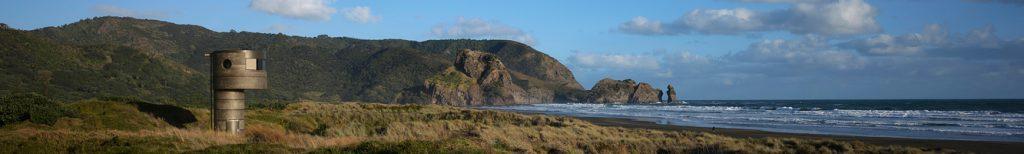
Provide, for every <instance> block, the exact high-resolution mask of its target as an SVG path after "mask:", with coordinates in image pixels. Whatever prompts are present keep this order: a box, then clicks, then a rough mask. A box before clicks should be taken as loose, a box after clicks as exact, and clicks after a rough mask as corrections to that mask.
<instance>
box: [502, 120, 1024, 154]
mask: <svg viewBox="0 0 1024 154" xmlns="http://www.w3.org/2000/svg"><path fill="white" fill-rule="evenodd" d="M520 113H524V114H542V113H534V112H520ZM556 116H565V115H556ZM575 118H577V119H582V120H586V121H589V122H590V123H593V124H595V125H600V126H609V127H624V128H644V129H656V130H664V131H691V132H707V133H713V134H719V135H723V136H730V137H736V138H763V137H776V138H802V139H832V140H837V141H860V142H864V143H867V144H873V145H883V146H888V145H899V146H909V147H918V148H922V149H954V150H956V151H959V152H974V153H1000V154H1002V153H1024V142H1000V141H965V140H932V139H910V138H891V137H862V136H844V135H819V134H800V133H781V132H768V131H760V130H751V129H731V128H715V129H712V128H707V127H692V126H676V125H663V124H657V123H654V122H649V121H638V120H632V119H626V118H598V117H575Z"/></svg>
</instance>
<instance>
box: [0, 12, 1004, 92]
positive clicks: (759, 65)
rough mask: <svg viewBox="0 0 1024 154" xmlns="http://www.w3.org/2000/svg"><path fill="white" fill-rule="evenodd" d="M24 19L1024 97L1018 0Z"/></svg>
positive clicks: (587, 80) (655, 79) (784, 86)
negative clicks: (454, 46) (503, 45)
mask: <svg viewBox="0 0 1024 154" xmlns="http://www.w3.org/2000/svg"><path fill="white" fill-rule="evenodd" d="M4 4H7V5H3V6H0V22H2V23H6V24H8V25H10V26H11V27H14V28H19V29H36V28H41V27H46V26H58V25H62V24H67V23H71V22H75V21H78V20H81V19H85V18H90V17H95V16H105V15H114V16H132V17H137V18H150V19H157V20H164V21H169V22H174V23H179V24H194V25H200V26H203V27H207V28H209V29H212V30H215V31H228V30H232V29H234V30H239V31H252V32H266V33H285V34H289V35H301V36H316V35H320V34H327V35H330V36H335V37H338V36H345V37H354V38H364V39H386V38H397V39H409V40H429V39H446V38H472V39H510V40H516V41H520V42H525V43H528V44H530V45H532V46H533V47H534V48H536V49H538V50H540V51H542V52H545V53H547V54H549V55H551V56H552V57H555V58H557V59H559V60H560V61H562V62H563V63H565V64H566V65H567V66H569V67H570V69H572V70H573V71H574V73H575V74H576V76H577V80H579V81H580V82H581V84H583V85H584V86H585V87H589V86H592V85H593V84H594V83H595V82H596V81H597V80H599V79H601V78H605V77H612V78H616V79H624V78H632V79H637V80H639V81H643V82H649V83H652V84H653V85H655V86H658V87H664V86H665V85H666V84H673V85H674V86H675V87H677V88H678V89H680V91H681V92H682V97H683V98H686V99H851V98H853V99H856V98H868V99H884V98H1024V93H1022V92H1021V91H1024V88H1021V87H1024V81H1022V79H1024V29H1022V28H1020V27H1024V17H1022V15H1024V2H1021V1H1012V0H935V1H921V0H885V1H876V0H673V1H639V2H637V1H629V2H627V1H533V0H522V1H454V0H453V1H360V0H252V1H249V0H238V1H104V0H100V1H74V0H66V1H65V0H56V1H12V2H5V3H4Z"/></svg>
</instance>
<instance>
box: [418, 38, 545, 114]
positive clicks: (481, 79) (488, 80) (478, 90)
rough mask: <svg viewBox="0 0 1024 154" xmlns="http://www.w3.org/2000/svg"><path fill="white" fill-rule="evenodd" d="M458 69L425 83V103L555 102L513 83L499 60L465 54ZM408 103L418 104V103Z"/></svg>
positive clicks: (446, 71) (490, 56)
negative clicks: (528, 91)
mask: <svg viewBox="0 0 1024 154" xmlns="http://www.w3.org/2000/svg"><path fill="white" fill-rule="evenodd" d="M455 59H456V60H455V65H454V66H453V67H451V68H449V69H446V70H445V71H444V72H443V73H441V74H438V75H436V76H434V77H431V78H429V79H427V80H426V81H424V87H425V88H424V90H425V91H424V93H425V94H426V95H427V96H426V97H428V98H427V100H426V101H425V103H429V104H444V105H455V106H466V105H508V104H523V103H538V102H543V101H551V100H552V99H553V97H551V95H552V93H550V92H549V93H539V94H536V93H527V92H526V90H523V88H522V87H519V86H518V85H516V84H514V83H513V80H512V75H511V73H510V71H509V70H508V69H507V68H506V67H505V64H504V63H502V61H501V59H500V58H498V56H495V55H493V54H489V53H484V52H479V51H472V50H463V51H462V52H460V53H459V54H458V56H457V57H456V58H455ZM408 103H416V101H415V100H413V101H410V102H408Z"/></svg>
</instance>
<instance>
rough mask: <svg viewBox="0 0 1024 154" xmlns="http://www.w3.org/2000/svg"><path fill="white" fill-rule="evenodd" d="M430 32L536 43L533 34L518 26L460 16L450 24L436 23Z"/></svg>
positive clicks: (451, 35)
mask: <svg viewBox="0 0 1024 154" xmlns="http://www.w3.org/2000/svg"><path fill="white" fill-rule="evenodd" d="M430 34H431V35H433V36H435V37H441V38H470V39H505V40H514V41H519V42H522V43H526V44H531V45H532V44H535V43H536V40H534V39H533V36H530V35H529V34H526V32H523V30H521V29H519V28H515V27H512V26H508V25H505V24H502V23H499V22H497V21H484V20H481V19H477V18H471V19H466V18H461V17H460V18H459V19H458V20H457V21H456V22H455V23H452V24H438V25H437V26H434V28H432V29H431V30H430Z"/></svg>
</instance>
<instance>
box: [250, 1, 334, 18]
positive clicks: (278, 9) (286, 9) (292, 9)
mask: <svg viewBox="0 0 1024 154" xmlns="http://www.w3.org/2000/svg"><path fill="white" fill-rule="evenodd" d="M249 8H251V9H254V10H257V11H262V12H266V13H270V14H274V15H281V16H284V17H289V18H295V19H303V20H311V21H327V20H331V15H332V14H334V13H335V12H337V10H335V9H334V8H333V7H330V6H328V4H327V2H325V1H324V0H253V1H252V3H250V4H249Z"/></svg>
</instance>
